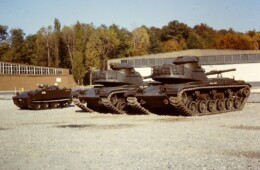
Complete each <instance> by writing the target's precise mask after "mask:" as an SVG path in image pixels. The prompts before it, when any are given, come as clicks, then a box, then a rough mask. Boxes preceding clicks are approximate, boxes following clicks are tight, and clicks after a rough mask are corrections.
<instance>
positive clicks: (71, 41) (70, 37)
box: [62, 26, 76, 67]
mask: <svg viewBox="0 0 260 170" xmlns="http://www.w3.org/2000/svg"><path fill="white" fill-rule="evenodd" d="M75 36H76V35H75V32H74V30H73V28H71V27H68V26H65V27H63V29H62V39H63V41H64V43H65V45H66V49H67V53H68V55H69V63H70V67H72V62H73V56H74V54H75V52H76V38H75Z"/></svg>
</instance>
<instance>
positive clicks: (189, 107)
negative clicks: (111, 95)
mask: <svg viewBox="0 0 260 170" xmlns="http://www.w3.org/2000/svg"><path fill="white" fill-rule="evenodd" d="M229 71H235V69H228V70H214V71H210V72H205V70H204V69H203V68H202V67H201V66H200V65H199V60H198V57H195V56H181V57H177V58H176V59H175V61H174V62H173V64H164V65H162V66H155V67H153V68H152V74H151V76H150V77H151V78H152V79H153V80H154V81H156V82H158V83H157V84H153V85H149V86H143V87H142V86H141V87H139V88H137V89H132V90H130V91H128V92H127V93H126V94H125V95H126V96H127V102H128V105H130V106H131V107H133V108H137V109H139V110H140V111H141V112H146V111H145V110H144V109H146V110H148V111H150V112H153V113H158V114H165V113H166V114H174V115H184V116H195V115H198V116H199V115H208V114H217V113H224V112H231V111H238V110H241V109H243V107H244V105H245V103H246V101H247V98H248V97H249V95H250V87H251V85H250V84H247V83H245V81H242V80H235V79H234V78H224V77H222V73H225V72H229ZM210 75H216V77H215V78H209V76H210Z"/></svg>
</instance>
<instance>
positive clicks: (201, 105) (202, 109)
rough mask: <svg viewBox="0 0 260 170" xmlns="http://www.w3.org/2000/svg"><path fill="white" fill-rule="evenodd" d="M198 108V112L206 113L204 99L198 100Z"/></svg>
mask: <svg viewBox="0 0 260 170" xmlns="http://www.w3.org/2000/svg"><path fill="white" fill-rule="evenodd" d="M198 110H199V112H200V113H206V112H207V104H206V102H205V100H200V101H199V102H198Z"/></svg>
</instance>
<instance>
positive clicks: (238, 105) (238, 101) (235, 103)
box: [234, 97, 242, 109]
mask: <svg viewBox="0 0 260 170" xmlns="http://www.w3.org/2000/svg"><path fill="white" fill-rule="evenodd" d="M241 105H242V102H241V98H239V97H236V98H235V99H234V107H235V108H236V109H239V108H240V107H241Z"/></svg>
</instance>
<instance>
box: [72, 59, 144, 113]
mask: <svg viewBox="0 0 260 170" xmlns="http://www.w3.org/2000/svg"><path fill="white" fill-rule="evenodd" d="M110 68H111V70H105V71H96V72H94V73H93V83H94V84H96V85H95V86H94V87H93V88H90V89H88V90H86V91H85V92H83V93H82V92H81V93H79V94H78V97H77V99H74V100H73V101H74V104H75V105H76V106H78V107H79V108H81V109H82V110H83V111H86V112H94V111H96V112H103V113H106V112H109V113H115V114H124V113H126V112H127V102H126V98H125V95H124V94H125V92H126V91H128V90H131V89H135V88H137V87H139V86H140V85H143V78H142V76H141V75H140V73H138V72H136V71H135V69H134V68H133V66H131V65H130V64H128V63H111V64H110Z"/></svg>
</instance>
